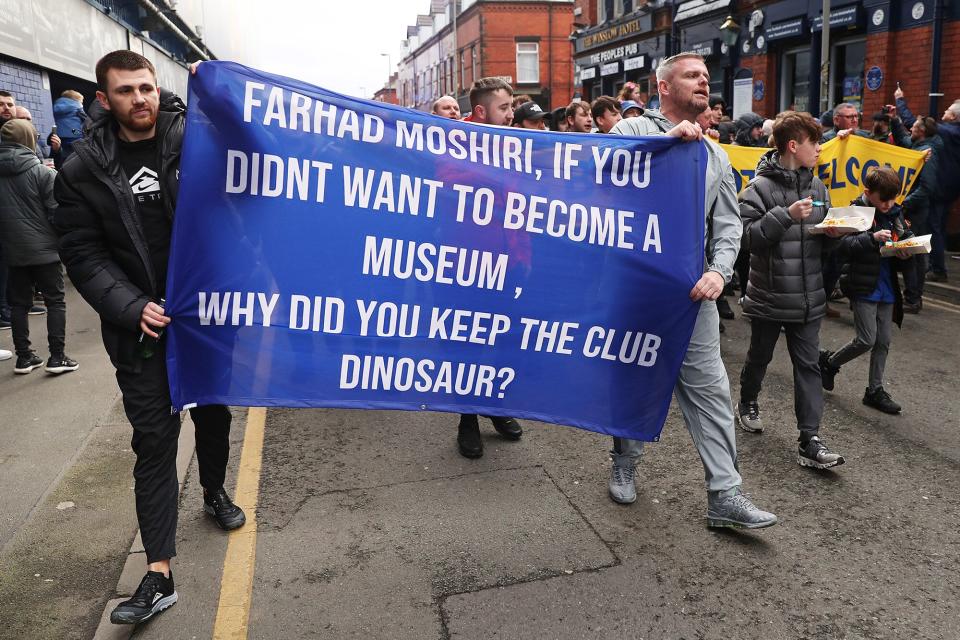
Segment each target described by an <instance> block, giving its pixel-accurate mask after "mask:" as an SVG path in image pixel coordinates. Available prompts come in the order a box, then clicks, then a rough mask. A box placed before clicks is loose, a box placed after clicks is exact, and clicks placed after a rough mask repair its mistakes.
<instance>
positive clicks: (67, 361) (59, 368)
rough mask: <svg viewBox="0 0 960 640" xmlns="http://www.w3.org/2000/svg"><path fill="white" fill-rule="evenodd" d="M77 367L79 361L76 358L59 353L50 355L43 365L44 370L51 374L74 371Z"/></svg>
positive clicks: (78, 366)
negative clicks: (45, 364)
mask: <svg viewBox="0 0 960 640" xmlns="http://www.w3.org/2000/svg"><path fill="white" fill-rule="evenodd" d="M79 368H80V363H78V362H77V361H76V360H73V359H72V358H70V357H68V356H65V355H63V354H60V355H58V356H50V359H49V360H47V366H46V367H44V371H46V372H47V373H52V374H61V373H68V372H70V371H76V370H77V369H79Z"/></svg>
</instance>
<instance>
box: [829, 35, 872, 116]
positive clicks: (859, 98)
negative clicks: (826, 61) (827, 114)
mask: <svg viewBox="0 0 960 640" xmlns="http://www.w3.org/2000/svg"><path fill="white" fill-rule="evenodd" d="M866 57H867V41H866V40H862V39H861V40H853V41H849V40H848V41H846V42H838V43H837V44H836V45H834V47H833V53H832V55H831V57H830V76H831V80H830V93H831V95H830V105H831V106H833V105H837V104H840V103H841V102H849V103H850V104H853V105H855V106H856V107H857V108H858V109H859V108H860V107H861V105H862V102H863V72H864V64H863V61H864V59H865V58H866Z"/></svg>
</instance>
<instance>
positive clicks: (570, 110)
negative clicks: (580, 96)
mask: <svg viewBox="0 0 960 640" xmlns="http://www.w3.org/2000/svg"><path fill="white" fill-rule="evenodd" d="M577 111H582V112H583V113H585V114H587V115H590V103H589V102H584V101H583V100H574V101H573V102H571V103H570V104H568V105H567V109H566V111H565V112H564V115H565V116H566V117H567V118H572V117H573V116H575V115H577Z"/></svg>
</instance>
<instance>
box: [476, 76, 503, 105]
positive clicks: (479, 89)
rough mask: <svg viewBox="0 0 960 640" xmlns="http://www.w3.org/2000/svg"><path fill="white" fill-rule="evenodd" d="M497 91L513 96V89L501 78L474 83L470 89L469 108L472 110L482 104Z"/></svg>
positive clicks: (485, 79) (480, 80) (491, 78)
mask: <svg viewBox="0 0 960 640" xmlns="http://www.w3.org/2000/svg"><path fill="white" fill-rule="evenodd" d="M497 91H506V92H507V93H509V94H510V95H511V96H512V95H513V87H511V86H510V85H509V84H508V83H507V82H506V81H505V80H504V79H503V78H495V77H489V78H480V79H479V80H477V81H476V82H474V83H473V87H471V88H470V108H471V109H473V108H474V107H476V106H477V105H478V104H482V103H483V102H485V101H486V99H487V97H488V96H491V95H493V94H494V93H496V92H497Z"/></svg>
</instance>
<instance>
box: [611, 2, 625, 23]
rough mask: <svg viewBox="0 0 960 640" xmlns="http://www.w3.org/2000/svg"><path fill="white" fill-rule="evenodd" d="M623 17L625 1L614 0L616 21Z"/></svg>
mask: <svg viewBox="0 0 960 640" xmlns="http://www.w3.org/2000/svg"><path fill="white" fill-rule="evenodd" d="M622 15H623V0H614V2H613V17H614V19H616V18H619V17H620V16H622Z"/></svg>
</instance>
